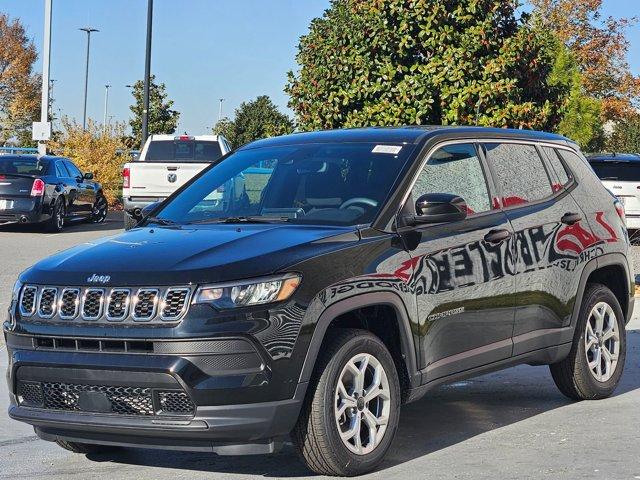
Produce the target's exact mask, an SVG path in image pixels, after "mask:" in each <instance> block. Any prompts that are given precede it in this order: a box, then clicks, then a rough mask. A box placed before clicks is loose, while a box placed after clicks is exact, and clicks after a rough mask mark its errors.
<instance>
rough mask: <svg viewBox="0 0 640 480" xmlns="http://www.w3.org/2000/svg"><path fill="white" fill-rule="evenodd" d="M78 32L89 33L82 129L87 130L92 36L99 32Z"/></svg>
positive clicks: (89, 29)
mask: <svg viewBox="0 0 640 480" xmlns="http://www.w3.org/2000/svg"><path fill="white" fill-rule="evenodd" d="M78 30H82V31H83V32H87V62H86V68H85V72H84V109H83V110H82V129H83V130H86V129H87V89H88V88H89V48H90V47H91V34H92V33H93V32H99V31H100V30H98V29H97V28H92V27H83V28H79V29H78Z"/></svg>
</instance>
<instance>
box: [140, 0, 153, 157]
mask: <svg viewBox="0 0 640 480" xmlns="http://www.w3.org/2000/svg"><path fill="white" fill-rule="evenodd" d="M152 24H153V0H148V2H147V49H146V52H145V57H144V91H143V93H142V146H141V148H142V147H143V146H144V144H145V142H146V141H147V135H148V134H149V90H150V88H151V85H150V83H151V81H150V80H151V33H152Z"/></svg>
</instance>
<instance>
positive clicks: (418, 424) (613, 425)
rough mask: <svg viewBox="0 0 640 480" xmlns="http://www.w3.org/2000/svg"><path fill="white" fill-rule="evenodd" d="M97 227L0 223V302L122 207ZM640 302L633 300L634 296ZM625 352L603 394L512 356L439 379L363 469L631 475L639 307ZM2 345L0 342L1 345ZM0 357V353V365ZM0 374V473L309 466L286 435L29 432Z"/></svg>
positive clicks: (639, 454) (638, 413)
mask: <svg viewBox="0 0 640 480" xmlns="http://www.w3.org/2000/svg"><path fill="white" fill-rule="evenodd" d="M109 220H110V221H109V222H108V223H106V224H104V225H102V226H99V227H98V229H97V230H96V226H95V225H79V226H72V227H70V228H69V229H68V230H67V231H66V233H63V234H58V235H42V234H37V235H36V234H30V233H28V232H24V231H18V230H17V229H15V230H14V229H11V230H10V231H8V230H6V229H0V248H1V251H0V265H2V267H3V268H2V270H1V271H0V303H2V302H4V303H2V307H1V308H2V310H1V311H3V312H4V309H5V308H6V302H7V301H8V291H9V289H10V288H11V284H12V282H13V281H14V279H15V277H16V275H17V274H18V273H19V271H21V270H22V269H24V268H26V267H27V266H28V265H30V264H31V263H32V262H33V261H35V260H36V259H38V258H41V257H44V256H46V255H48V254H50V253H53V252H55V251H57V250H61V249H63V248H67V247H69V246H72V245H74V244H77V243H80V242H83V241H90V240H92V239H94V238H97V237H100V236H103V235H108V234H113V233H117V231H119V229H120V227H121V222H120V218H119V217H116V216H111V217H110V219H109ZM639 310H640V308H639ZM627 339H628V345H629V353H628V356H627V361H626V365H625V372H624V375H623V377H622V383H621V385H620V387H619V388H618V390H617V391H616V393H615V395H614V396H613V397H612V398H609V399H607V400H601V401H594V402H579V403H575V402H571V401H569V400H567V399H566V398H564V397H563V396H562V395H560V393H559V392H558V391H557V389H556V388H555V386H554V384H553V381H552V380H551V376H550V374H549V371H548V369H547V368H546V367H529V366H521V367H517V368H514V369H510V370H506V371H503V372H498V373H494V374H490V375H485V376H483V377H480V378H476V379H473V380H468V381H465V382H459V383H456V384H454V385H450V386H446V387H441V388H439V389H437V390H434V391H433V392H431V393H430V394H429V395H428V396H427V397H425V398H424V399H422V400H420V401H418V402H416V403H414V404H411V405H407V406H405V407H404V408H403V409H402V418H401V423H400V429H399V431H398V435H397V437H396V440H395V443H394V445H393V447H392V450H391V451H390V454H389V456H388V459H387V461H386V463H385V464H384V465H383V466H382V468H381V469H380V470H379V471H378V472H376V473H374V474H371V475H369V476H366V477H363V478H376V479H395V478H398V479H403V480H406V479H408V478H430V479H474V480H475V479H485V478H486V479H492V480H495V479H501V480H502V479H567V480H569V479H571V480H573V479H577V478H580V479H612V480H614V479H615V480H622V479H640V442H639V441H638V431H639V425H640V368H639V367H640V315H638V314H636V315H635V316H634V319H633V320H632V322H631V323H630V324H629V329H628V337H627ZM3 348H4V347H3V346H0V350H2V349H3ZM6 365H7V358H6V355H4V354H0V369H2V370H4V369H5V368H6ZM6 408H7V392H6V385H5V383H4V382H0V479H5V478H6V479H20V478H25V479H32V478H46V479H69V478H79V479H93V478H100V479H101V480H102V479H104V478H105V477H106V478H109V479H111V480H118V479H141V478H153V479H154V480H161V479H172V480H176V479H182V478H185V479H186V478H188V479H200V478H202V479H205V478H206V479H214V480H216V479H247V478H265V477H267V478H270V477H287V478H304V477H305V476H306V475H308V472H307V471H306V470H305V468H304V466H303V465H302V463H300V461H299V460H298V459H297V457H296V455H295V453H294V452H293V449H292V448H291V446H285V448H284V449H283V451H281V452H280V453H278V454H276V455H273V456H267V457H216V456H214V455H209V454H202V453H184V452H164V451H157V450H143V449H129V450H118V451H115V452H113V453H109V454H102V455H91V456H83V455H77V454H72V453H69V452H67V451H65V450H62V449H61V448H59V447H57V446H56V445H54V444H51V443H48V442H44V441H42V440H39V439H37V437H35V435H34V434H33V430H31V429H30V428H29V427H28V426H26V425H24V424H21V423H18V422H14V421H12V420H10V419H9V418H8V417H7V416H6V414H5V413H4V412H6Z"/></svg>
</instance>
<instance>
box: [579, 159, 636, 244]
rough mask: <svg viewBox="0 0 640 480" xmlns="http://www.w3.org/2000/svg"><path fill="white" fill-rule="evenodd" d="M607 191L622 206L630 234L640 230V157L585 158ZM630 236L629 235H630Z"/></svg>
mask: <svg viewBox="0 0 640 480" xmlns="http://www.w3.org/2000/svg"><path fill="white" fill-rule="evenodd" d="M587 160H589V164H590V165H591V167H592V168H593V170H594V171H595V172H596V175H597V176H598V178H599V179H600V180H601V181H602V184H603V185H604V186H605V188H606V189H607V190H609V191H610V192H611V193H612V194H614V195H615V196H616V197H618V200H620V203H622V205H623V206H624V211H625V215H626V217H627V228H628V229H629V230H630V231H631V230H633V231H634V232H631V234H633V233H635V231H637V230H640V155H638V154H635V153H608V154H598V155H591V156H589V157H588V158H587ZM630 236H631V235H630Z"/></svg>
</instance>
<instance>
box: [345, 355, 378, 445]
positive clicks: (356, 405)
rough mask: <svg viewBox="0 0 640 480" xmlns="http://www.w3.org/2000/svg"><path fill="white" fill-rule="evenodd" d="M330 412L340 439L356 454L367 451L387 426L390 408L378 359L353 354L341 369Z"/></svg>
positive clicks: (375, 443) (376, 443)
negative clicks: (332, 414)
mask: <svg viewBox="0 0 640 480" xmlns="http://www.w3.org/2000/svg"><path fill="white" fill-rule="evenodd" d="M335 392H336V393H335V403H334V414H335V419H336V425H337V427H338V433H339V434H340V438H341V439H342V443H344V445H345V446H346V447H347V448H348V449H349V450H350V451H351V452H353V453H355V454H356V455H366V454H368V453H371V452H372V451H373V450H374V449H375V448H376V447H377V446H378V445H379V444H380V442H381V440H382V437H383V436H384V434H385V431H386V430H387V424H388V422H389V413H390V411H391V393H390V392H391V391H390V388H389V380H388V378H387V374H386V372H385V370H384V367H383V366H382V364H381V363H380V361H379V360H378V359H377V358H376V357H374V356H373V355H371V354H369V353H361V354H358V355H355V356H354V357H352V358H351V360H349V361H348V362H347V364H346V365H345V366H344V368H343V369H342V372H341V373H340V376H339V377H338V382H337V385H336V390H335Z"/></svg>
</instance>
